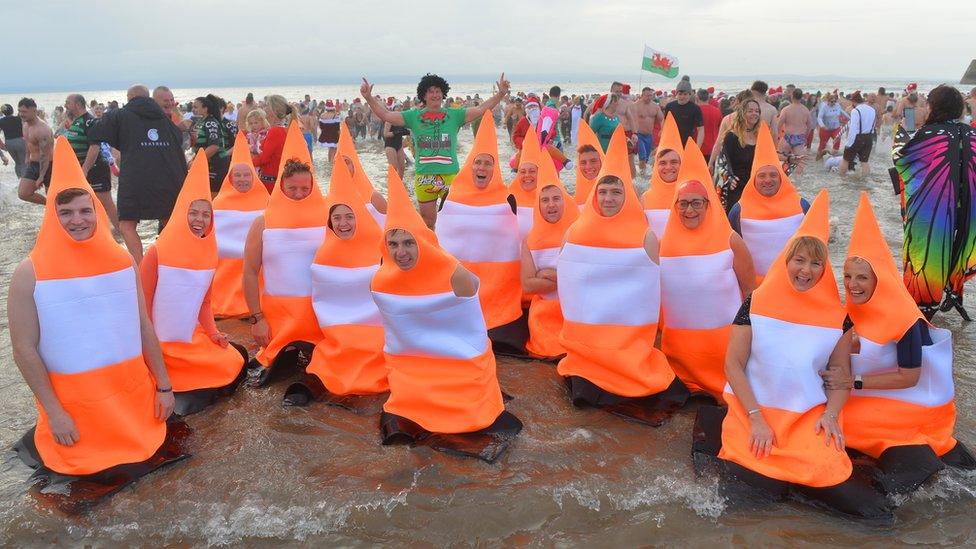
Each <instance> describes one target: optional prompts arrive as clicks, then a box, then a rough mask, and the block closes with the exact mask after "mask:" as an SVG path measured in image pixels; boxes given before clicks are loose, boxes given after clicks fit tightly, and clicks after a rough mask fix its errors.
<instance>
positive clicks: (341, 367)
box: [285, 162, 390, 406]
mask: <svg viewBox="0 0 976 549" xmlns="http://www.w3.org/2000/svg"><path fill="white" fill-rule="evenodd" d="M328 207H329V232H330V234H329V235H328V236H327V237H326V238H325V241H324V242H323V243H322V245H321V246H320V247H319V249H318V252H316V254H315V260H314V262H313V263H312V306H313V307H314V309H315V316H316V318H317V319H318V323H319V327H320V328H321V330H322V340H321V341H319V343H318V344H317V345H316V346H315V350H314V351H313V352H312V361H311V362H310V363H309V365H308V367H307V368H306V369H305V371H306V373H307V375H306V377H305V380H304V381H303V382H302V383H296V384H294V385H292V386H291V387H289V388H288V390H286V391H285V404H288V405H304V404H305V403H307V402H308V401H309V400H311V399H316V400H323V399H324V400H326V401H327V402H328V401H330V400H332V397H334V396H339V397H345V396H347V395H372V394H378V393H385V392H386V391H388V390H389V389H390V385H389V383H388V382H387V380H386V376H387V369H386V360H385V359H384V357H383V323H382V319H381V318H380V312H379V309H377V308H376V303H374V302H373V296H372V294H370V291H369V285H370V281H371V280H372V279H373V275H374V274H376V270H377V269H379V266H380V244H381V243H382V240H383V232H382V229H381V228H380V226H379V225H377V224H376V221H375V219H374V218H373V216H372V215H370V213H369V211H368V210H367V206H366V204H365V203H364V202H363V198H362V195H361V194H360V192H359V191H358V190H357V189H356V186H355V184H354V183H353V178H352V175H351V174H350V173H349V170H348V169H346V165H345V163H342V162H339V163H336V164H335V165H334V166H333V169H332V182H331V184H330V185H329V197H328ZM352 402H353V401H351V400H349V399H341V400H335V403H336V404H340V405H343V406H350V405H352Z"/></svg>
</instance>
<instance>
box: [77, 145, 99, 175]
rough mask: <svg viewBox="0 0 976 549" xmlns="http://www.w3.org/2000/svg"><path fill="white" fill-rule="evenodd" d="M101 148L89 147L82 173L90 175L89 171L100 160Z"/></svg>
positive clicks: (96, 146)
mask: <svg viewBox="0 0 976 549" xmlns="http://www.w3.org/2000/svg"><path fill="white" fill-rule="evenodd" d="M100 152H101V151H100V148H99V146H98V145H89V146H88V153H86V154H85V162H84V163H83V164H82V165H81V171H82V172H84V173H86V174H87V173H88V170H90V169H91V167H92V166H94V165H95V161H96V160H98V154H99V153H100Z"/></svg>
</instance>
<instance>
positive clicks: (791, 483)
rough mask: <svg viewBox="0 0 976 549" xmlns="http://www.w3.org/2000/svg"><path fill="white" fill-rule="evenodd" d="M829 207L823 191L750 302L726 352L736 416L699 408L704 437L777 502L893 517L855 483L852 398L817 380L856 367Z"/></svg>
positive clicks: (731, 468) (731, 469)
mask: <svg viewBox="0 0 976 549" xmlns="http://www.w3.org/2000/svg"><path fill="white" fill-rule="evenodd" d="M828 200H829V198H828V195H827V191H826V190H823V191H821V193H820V195H819V196H818V197H817V200H816V201H814V203H813V205H812V206H811V207H810V213H809V214H808V215H807V216H806V218H805V219H804V222H803V224H802V225H801V226H800V228H799V229H798V230H797V232H796V234H795V235H794V237H793V239H791V240H790V242H789V243H788V244H787V247H786V248H785V249H784V250H783V251H782V252H781V253H780V255H779V257H778V258H777V259H776V261H774V262H773V266H772V268H771V269H770V271H769V276H767V277H766V279H765V280H764V281H763V283H762V285H760V286H759V288H757V289H756V291H754V292H753V293H752V295H751V296H750V297H749V299H747V300H746V301H745V302H744V303H743V304H742V308H741V309H740V310H739V313H738V314H737V316H736V319H735V322H734V324H735V325H734V326H733V328H732V334H731V335H730V338H729V349H728V351H727V354H726V375H727V377H728V383H727V384H726V386H725V394H724V398H725V402H726V403H727V404H728V410H727V413H726V412H725V411H724V409H721V408H717V407H710V406H703V407H702V408H700V409H699V414H698V419H697V425H696V438H697V437H698V436H699V435H698V434H699V433H702V432H706V433H711V435H712V436H718V433H719V432H720V433H721V434H720V443H717V444H715V445H716V446H719V448H718V451H717V455H718V457H719V458H720V460H721V461H720V463H722V465H723V466H724V468H725V470H726V471H727V473H728V476H729V477H731V478H732V479H734V480H737V481H742V482H744V483H746V484H748V485H751V486H754V487H757V488H760V489H762V490H764V491H766V492H768V493H769V494H770V495H773V496H774V497H786V496H787V495H789V494H791V493H794V492H797V493H800V494H802V495H803V496H804V497H806V498H808V499H812V500H815V501H817V502H819V503H821V504H823V505H825V506H828V507H830V508H832V509H835V510H837V511H840V512H842V513H847V514H851V515H855V516H864V517H888V516H890V509H889V507H888V505H887V503H886V501H885V499H884V497H883V495H882V494H880V493H878V492H877V491H876V490H875V489H874V488H872V487H871V486H869V485H868V484H867V483H866V482H865V481H862V480H861V479H859V478H857V477H852V470H853V468H852V465H851V460H850V458H849V457H848V456H847V454H846V453H845V452H844V437H843V433H842V432H841V428H840V423H839V419H838V414H839V413H840V410H841V408H842V407H843V405H844V401H845V400H847V396H848V391H846V390H839V391H838V390H827V391H825V389H824V383H823V380H822V379H821V378H820V376H819V375H818V371H819V370H821V369H824V368H826V367H828V364H829V367H830V368H841V369H845V370H846V369H847V368H848V367H849V364H850V362H849V356H848V353H849V350H850V337H849V336H846V335H844V333H843V329H842V327H843V323H844V316H845V315H844V308H843V306H842V305H841V303H840V295H839V294H838V292H837V284H836V282H835V281H834V279H833V277H832V274H831V269H830V261H829V258H828V257H827V238H828V233H829V227H828V215H829V210H828V208H829V205H828ZM713 412H718V413H715V414H714V415H712V413H713ZM723 414H724V420H723V419H722V415H723ZM719 424H720V425H721V427H720V428H719V427H718V425H719ZM699 443H700V440H696V450H697V448H698V447H699V446H698V444H699ZM713 449H714V446H713Z"/></svg>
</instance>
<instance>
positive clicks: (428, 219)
mask: <svg viewBox="0 0 976 549" xmlns="http://www.w3.org/2000/svg"><path fill="white" fill-rule="evenodd" d="M419 209H420V217H422V218H424V223H426V224H427V226H428V227H430V228H431V230H433V229H434V223H436V222H437V201H436V200H431V201H430V202H421V203H420V208H419Z"/></svg>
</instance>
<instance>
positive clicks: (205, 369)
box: [139, 154, 263, 416]
mask: <svg viewBox="0 0 976 549" xmlns="http://www.w3.org/2000/svg"><path fill="white" fill-rule="evenodd" d="M207 171H208V168H207V158H206V156H204V155H201V154H198V155H197V157H196V159H195V160H194V162H193V165H192V166H191V167H190V171H189V172H188V173H187V176H186V181H184V183H183V189H182V190H181V191H180V195H179V196H178V197H177V199H176V205H175V206H174V207H173V215H172V216H171V217H170V221H171V222H170V223H167V224H166V228H164V229H163V232H162V233H161V234H160V235H159V238H158V239H157V240H156V243H155V244H153V245H152V246H150V247H149V249H148V250H146V255H145V256H144V257H143V260H142V263H140V264H139V269H140V271H141V279H142V287H143V291H144V292H145V296H146V309H147V310H148V311H149V315H150V318H151V319H152V321H153V326H154V327H155V329H156V336H157V337H158V338H159V343H160V347H161V348H162V351H163V361H164V362H165V363H166V370H167V372H169V376H170V379H171V380H172V382H173V391H174V392H175V393H176V409H175V412H176V413H177V414H179V415H182V416H185V415H189V414H193V413H196V412H199V411H200V410H202V409H204V408H206V407H207V406H209V405H210V404H211V403H213V401H214V400H215V399H216V398H217V397H218V396H220V395H228V394H230V393H232V392H233V391H234V389H236V388H237V384H238V382H239V381H240V379H241V378H242V377H243V376H242V372H243V371H244V365H245V364H246V363H247V350H245V349H244V348H243V347H239V346H237V345H234V346H231V344H230V343H229V342H228V341H227V334H224V333H221V332H220V331H219V330H217V324H216V323H215V322H214V317H213V311H212V310H211V307H210V287H211V283H212V281H213V277H214V271H215V269H216V268H217V241H216V238H215V237H214V232H213V209H212V206H211V204H210V186H209V179H208V175H207ZM261 192H263V191H261Z"/></svg>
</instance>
